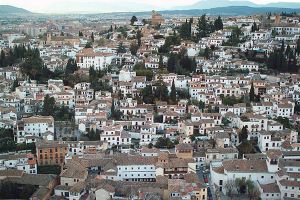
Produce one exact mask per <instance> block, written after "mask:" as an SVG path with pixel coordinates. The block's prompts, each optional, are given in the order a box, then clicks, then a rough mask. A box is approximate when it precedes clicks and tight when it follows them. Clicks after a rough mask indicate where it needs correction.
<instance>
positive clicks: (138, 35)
mask: <svg viewBox="0 0 300 200" xmlns="http://www.w3.org/2000/svg"><path fill="white" fill-rule="evenodd" d="M142 37H143V35H142V32H141V31H140V30H138V31H137V32H136V39H137V42H138V46H139V47H140V46H141V45H142Z"/></svg>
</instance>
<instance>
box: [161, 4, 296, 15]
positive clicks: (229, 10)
mask: <svg viewBox="0 0 300 200" xmlns="http://www.w3.org/2000/svg"><path fill="white" fill-rule="evenodd" d="M268 12H271V13H281V12H287V13H291V12H296V13H298V12H300V8H299V9H292V8H276V7H249V6H228V7H219V8H210V9H191V10H167V11H160V13H162V14H164V15H187V16H199V15H202V14H207V15H223V16H237V15H253V14H265V13H268Z"/></svg>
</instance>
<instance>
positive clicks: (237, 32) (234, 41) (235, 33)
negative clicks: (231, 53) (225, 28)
mask: <svg viewBox="0 0 300 200" xmlns="http://www.w3.org/2000/svg"><path fill="white" fill-rule="evenodd" d="M242 34H243V33H242V30H241V29H240V28H239V27H234V28H233V29H232V31H231V36H230V37H229V40H228V41H227V42H226V43H225V44H224V45H227V46H237V45H238V44H239V43H240V41H241V40H240V36H242Z"/></svg>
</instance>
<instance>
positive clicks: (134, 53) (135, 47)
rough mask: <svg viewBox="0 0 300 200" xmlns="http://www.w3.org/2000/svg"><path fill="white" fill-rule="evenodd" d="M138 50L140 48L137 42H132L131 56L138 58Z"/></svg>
mask: <svg viewBox="0 0 300 200" xmlns="http://www.w3.org/2000/svg"><path fill="white" fill-rule="evenodd" d="M138 49H139V46H138V44H137V43H136V42H132V43H131V44H130V48H129V50H130V52H131V55H134V56H136V54H137V51H138Z"/></svg>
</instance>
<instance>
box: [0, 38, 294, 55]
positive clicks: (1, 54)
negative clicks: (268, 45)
mask: <svg viewBox="0 0 300 200" xmlns="http://www.w3.org/2000/svg"><path fill="white" fill-rule="evenodd" d="M296 53H297V55H298V56H299V55H300V39H298V40H297V45H296ZM1 55H2V54H1Z"/></svg>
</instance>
